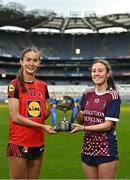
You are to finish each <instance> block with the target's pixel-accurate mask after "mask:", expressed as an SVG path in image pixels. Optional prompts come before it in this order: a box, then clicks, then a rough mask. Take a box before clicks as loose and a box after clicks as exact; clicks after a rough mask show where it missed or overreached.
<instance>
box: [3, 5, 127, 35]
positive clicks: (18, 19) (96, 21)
mask: <svg viewBox="0 0 130 180" xmlns="http://www.w3.org/2000/svg"><path fill="white" fill-rule="evenodd" d="M14 5H15V6H14ZM23 9H24V8H23V7H22V6H19V7H17V5H16V4H13V6H9V7H4V6H2V5H1V6H0V27H3V26H15V27H20V28H24V29H25V30H27V31H28V30H30V31H32V30H34V29H36V28H40V29H41V28H49V29H55V30H59V32H60V33H64V32H65V30H69V29H79V28H82V29H88V30H93V32H99V30H101V29H104V28H111V27H121V28H124V29H126V30H128V31H129V30H130V14H129V13H124V14H122V13H121V14H109V15H104V16H100V17H99V16H97V15H96V14H91V15H86V16H84V17H77V16H76V15H75V16H72V17H62V16H61V17H59V16H57V14H56V13H54V12H48V13H47V12H45V11H41V13H39V11H38V10H32V11H28V12H27V11H24V10H23Z"/></svg>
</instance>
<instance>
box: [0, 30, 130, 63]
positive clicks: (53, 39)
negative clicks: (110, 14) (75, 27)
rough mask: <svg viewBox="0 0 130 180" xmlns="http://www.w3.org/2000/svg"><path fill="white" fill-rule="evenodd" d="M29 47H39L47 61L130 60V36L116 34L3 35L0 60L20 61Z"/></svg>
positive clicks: (26, 33) (7, 33)
mask: <svg viewBox="0 0 130 180" xmlns="http://www.w3.org/2000/svg"><path fill="white" fill-rule="evenodd" d="M27 46H36V47H38V48H39V49H40V50H41V52H42V56H43V59H44V60H91V59H97V58H105V59H115V58H116V59H121V58H124V59H125V58H126V59H127V58H130V32H122V33H116V34H110V33H109V34H105V33H102V34H101V33H99V34H86V35H76V34H75V35H71V34H37V33H30V32H13V31H12V32H10V31H7V32H6V31H3V30H1V31H0V56H1V57H6V56H7V57H13V58H14V57H15V58H19V56H20V52H21V51H22V49H23V48H25V47H27Z"/></svg>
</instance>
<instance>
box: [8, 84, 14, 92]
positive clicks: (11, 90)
mask: <svg viewBox="0 0 130 180" xmlns="http://www.w3.org/2000/svg"><path fill="white" fill-rule="evenodd" d="M14 90H15V87H14V85H13V84H10V85H9V92H13V91H14Z"/></svg>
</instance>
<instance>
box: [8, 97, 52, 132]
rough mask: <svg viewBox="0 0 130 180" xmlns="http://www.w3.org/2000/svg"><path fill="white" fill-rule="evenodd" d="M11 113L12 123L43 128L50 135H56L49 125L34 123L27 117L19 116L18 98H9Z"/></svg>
mask: <svg viewBox="0 0 130 180" xmlns="http://www.w3.org/2000/svg"><path fill="white" fill-rule="evenodd" d="M9 112H10V116H11V118H12V121H13V122H15V123H17V124H21V125H24V126H28V127H38V128H43V129H44V130H45V131H46V132H48V133H50V134H51V133H55V131H54V129H53V128H52V127H51V126H49V125H43V124H40V123H37V122H33V121H31V120H29V119H27V118H26V117H24V116H22V115H20V114H19V100H18V99H16V98H9Z"/></svg>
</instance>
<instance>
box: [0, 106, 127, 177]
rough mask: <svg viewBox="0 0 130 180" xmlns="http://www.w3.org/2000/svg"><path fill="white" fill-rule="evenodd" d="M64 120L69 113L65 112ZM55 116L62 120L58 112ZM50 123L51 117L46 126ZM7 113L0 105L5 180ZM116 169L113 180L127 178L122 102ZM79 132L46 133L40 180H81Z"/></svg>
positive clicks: (0, 171) (0, 169)
mask: <svg viewBox="0 0 130 180" xmlns="http://www.w3.org/2000/svg"><path fill="white" fill-rule="evenodd" d="M67 114H68V119H69V117H70V113H69V112H68V113H67ZM57 117H58V119H59V118H61V119H62V118H63V113H61V112H58V113H57ZM50 122H51V117H50V118H49V119H48V120H47V121H46V124H47V123H48V124H49V123H50ZM8 124H9V113H8V108H7V105H5V104H0V179H9V170H8V159H7V157H6V147H7V143H8ZM117 136H118V144H119V158H120V162H119V167H118V172H117V179H129V178H130V103H122V105H121V114H120V122H119V123H117ZM82 137H83V133H82V132H81V133H76V134H70V133H68V132H66V133H57V134H55V135H48V134H46V136H45V139H46V148H45V154H44V161H43V167H42V171H41V175H40V178H41V179H85V177H84V174H83V171H82V165H81V161H80V147H81V144H82Z"/></svg>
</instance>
